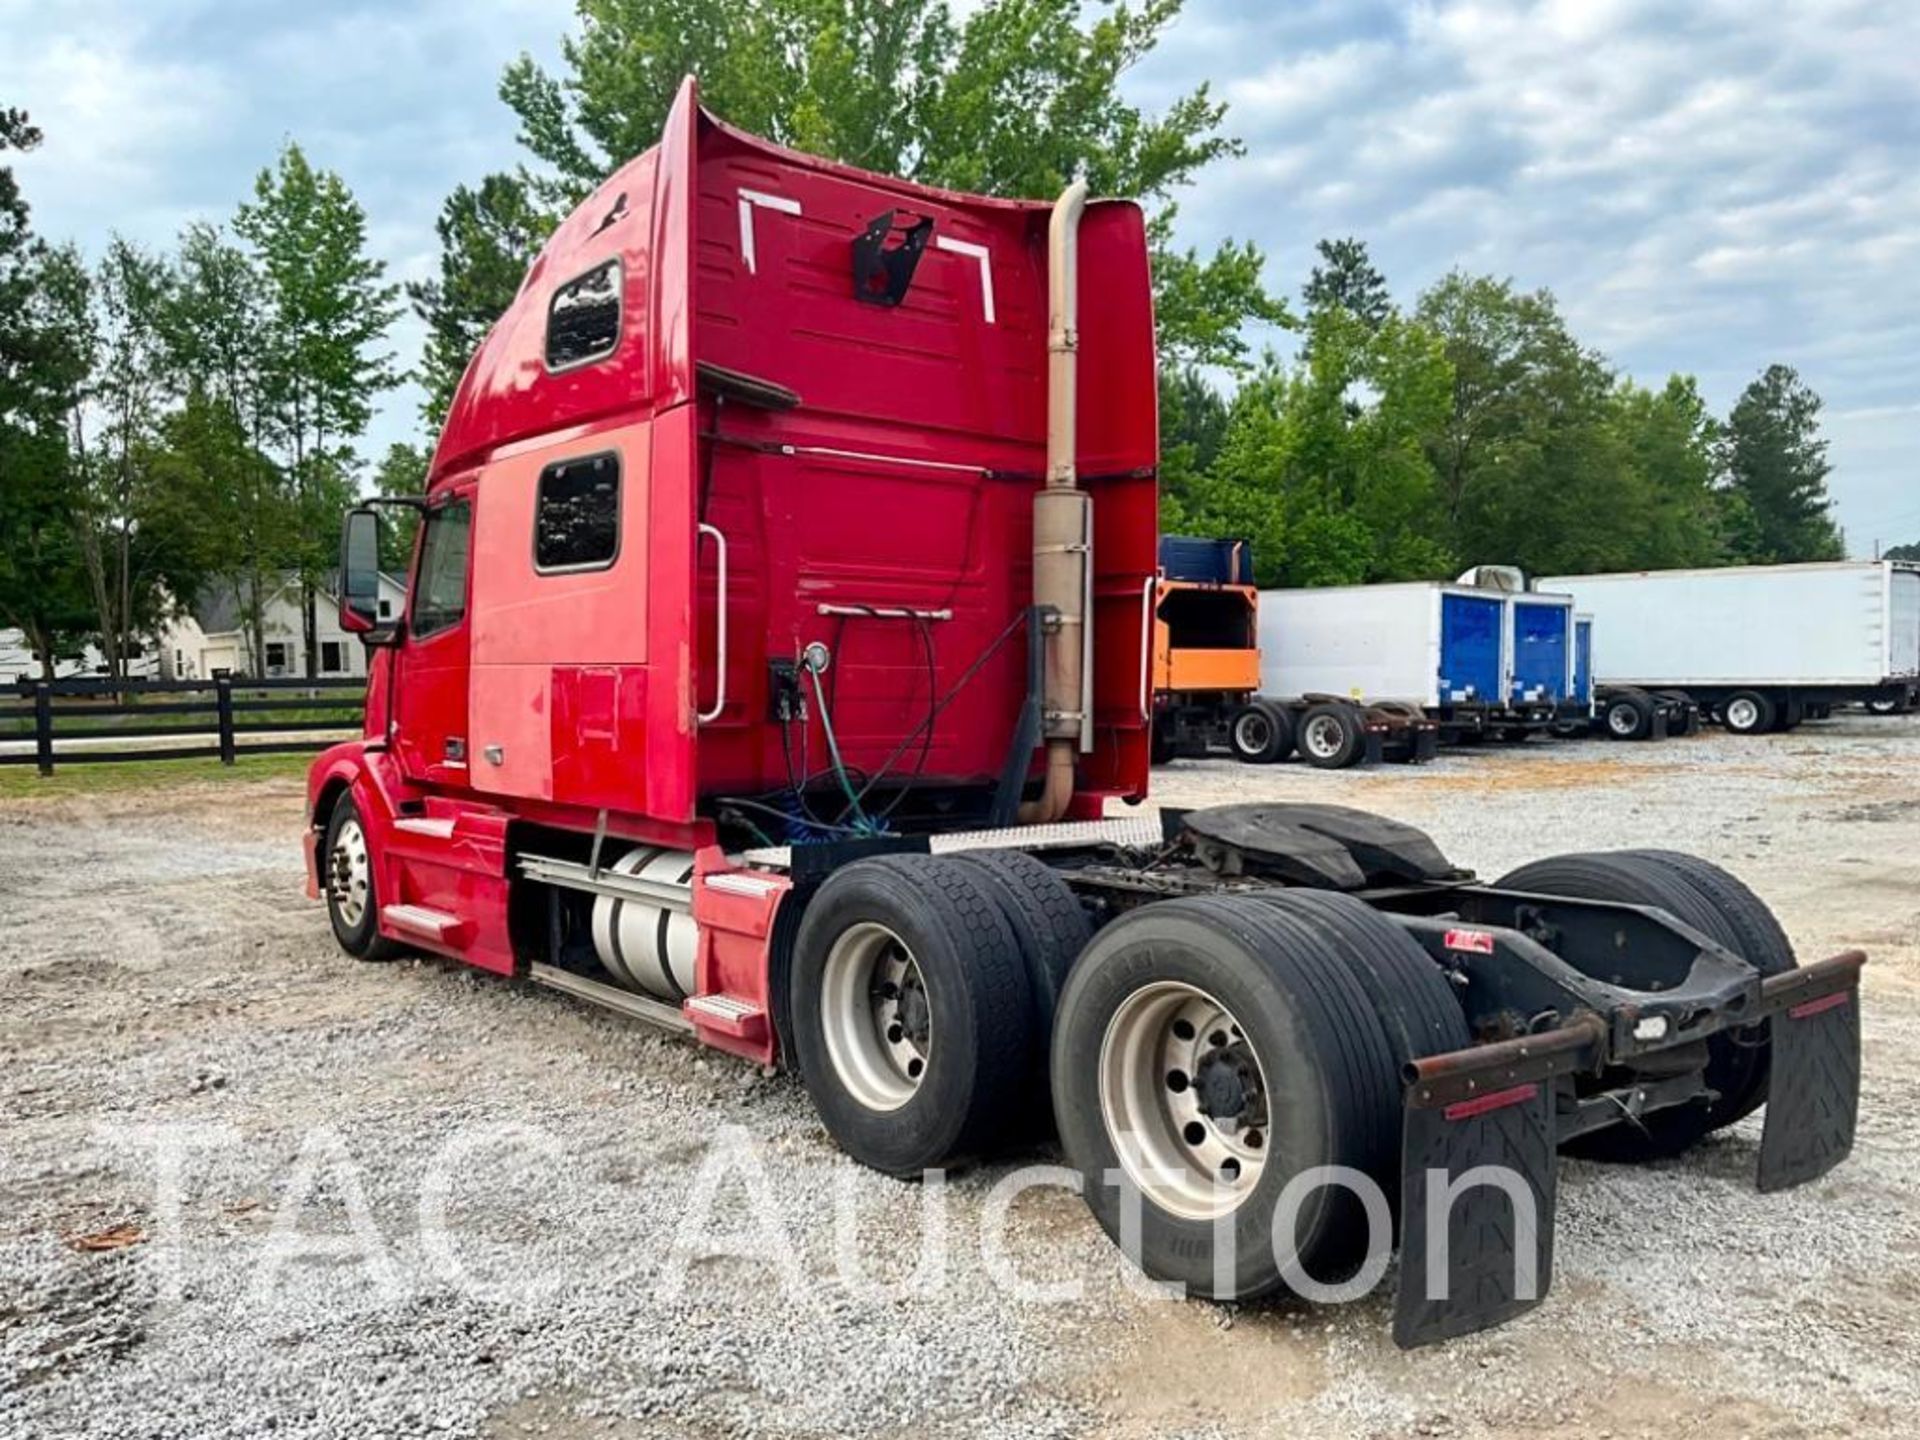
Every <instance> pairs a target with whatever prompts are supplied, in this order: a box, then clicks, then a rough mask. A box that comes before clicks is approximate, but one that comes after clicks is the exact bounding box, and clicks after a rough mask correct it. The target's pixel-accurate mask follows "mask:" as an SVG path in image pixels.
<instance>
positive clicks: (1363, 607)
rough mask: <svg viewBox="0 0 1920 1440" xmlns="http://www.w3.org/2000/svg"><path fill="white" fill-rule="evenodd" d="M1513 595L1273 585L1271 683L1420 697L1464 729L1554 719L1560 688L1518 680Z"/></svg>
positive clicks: (1273, 691) (1400, 701) (1266, 604)
mask: <svg viewBox="0 0 1920 1440" xmlns="http://www.w3.org/2000/svg"><path fill="white" fill-rule="evenodd" d="M1512 599H1513V597H1512V596H1509V595H1507V594H1505V593H1503V592H1501V591H1498V590H1491V589H1482V588H1480V587H1477V586H1473V585H1446V584H1434V583H1430V582H1427V581H1416V582H1410V583H1405V584H1391V585H1344V586H1334V587H1330V588H1328V589H1323V590H1263V591H1261V592H1260V683H1261V688H1262V689H1263V690H1264V691H1265V692H1266V693H1267V694H1269V695H1285V696H1305V695H1340V696H1345V697H1346V698H1348V699H1351V700H1357V701H1361V702H1363V703H1365V704H1369V705H1399V706H1412V707H1415V708H1417V709H1419V710H1421V711H1424V712H1425V713H1426V714H1427V715H1428V716H1430V717H1431V718H1433V719H1435V720H1438V721H1439V722H1440V723H1441V725H1442V726H1443V727H1445V728H1447V729H1449V730H1451V731H1455V732H1479V731H1481V730H1484V729H1487V728H1488V727H1489V726H1492V725H1496V724H1498V725H1501V726H1507V725H1515V726H1538V725H1542V724H1545V723H1547V722H1548V721H1549V720H1550V719H1551V718H1552V710H1553V704H1554V700H1555V699H1557V698H1558V696H1543V695H1542V694H1540V693H1539V689H1540V687H1538V686H1523V687H1516V685H1515V681H1514V642H1513V625H1512V619H1511V614H1510V611H1511V606H1510V601H1511V600H1512ZM1562 655H1563V656H1564V657H1570V655H1571V647H1570V645H1569V646H1568V647H1565V648H1564V649H1563V651H1562ZM1569 678H1570V677H1569ZM1562 688H1563V690H1564V687H1562ZM1529 697H1530V698H1529Z"/></svg>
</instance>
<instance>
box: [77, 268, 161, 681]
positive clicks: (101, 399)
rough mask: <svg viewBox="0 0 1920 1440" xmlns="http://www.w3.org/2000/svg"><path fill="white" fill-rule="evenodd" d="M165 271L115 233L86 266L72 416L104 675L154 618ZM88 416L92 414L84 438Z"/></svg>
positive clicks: (115, 672) (122, 661) (126, 657)
mask: <svg viewBox="0 0 1920 1440" xmlns="http://www.w3.org/2000/svg"><path fill="white" fill-rule="evenodd" d="M172 286H173V274H172V270H171V267H170V265H169V263H168V262H167V260H166V259H165V258H164V257H162V256H159V255H156V254H154V253H152V252H151V251H148V250H145V249H143V248H141V247H140V246H138V245H135V244H133V243H132V242H131V241H128V240H126V239H123V238H122V237H120V236H118V235H116V236H114V237H113V238H112V239H111V240H109V242H108V244H107V250H106V254H105V255H103V256H102V257H101V260H100V264H99V266H98V268H97V269H96V270H95V272H94V277H93V285H92V298H93V308H94V321H93V323H94V326H95V333H96V334H97V336H98V342H97V343H98V351H97V359H96V363H95V365H94V367H93V369H94V374H93V379H92V384H91V388H90V390H89V392H88V394H87V397H86V398H87V401H88V403H87V405H86V406H85V407H84V408H83V409H76V411H75V415H74V426H73V435H74V450H75V461H76V464H77V465H78V467H79V470H80V473H81V475H82V476H83V477H84V482H85V483H84V484H83V486H82V488H81V498H82V505H81V509H80V513H79V517H78V523H79V525H80V546H81V553H82V555H83V557H84V558H85V561H86V568H87V577H88V580H89V582H90V584H91V587H92V592H93V601H94V609H95V613H96V617H97V620H98V627H97V629H98V634H99V637H100V648H101V650H102V652H104V654H105V656H106V661H107V673H108V674H109V675H112V676H114V677H115V678H120V677H123V676H125V675H126V673H127V665H128V662H129V661H130V660H131V659H132V658H133V656H134V655H135V654H136V653H137V652H138V649H139V636H140V634H141V632H142V631H143V630H145V629H147V628H148V627H149V626H151V624H152V623H153V621H154V620H155V619H156V618H158V613H159V609H160V606H161V603H162V600H161V584H162V579H161V575H160V573H159V571H158V569H157V567H156V566H155V564H154V560H155V558H156V557H155V556H154V554H153V547H152V545H151V543H150V540H151V537H150V536H149V535H147V534H146V532H145V528H144V526H143V523H142V522H143V517H144V515H145V513H146V512H147V511H148V509H149V508H150V506H151V505H152V503H153V499H154V496H153V493H152V492H153V483H152V481H153V477H152V471H151V468H150V461H151V459H152V455H153V450H154V445H155V442H156V439H157V435H158V428H159V422H160V418H161V415H162V414H163V411H164V407H165V402H166V398H167V397H166V363H165V354H166V352H165V340H164V329H163V318H162V317H163V315H164V313H165V311H166V308H167V306H168V304H169V295H170V293H171V290H172ZM88 417H93V419H94V420H95V422H96V423H95V425H94V427H93V428H94V433H93V434H91V435H89V433H88V432H89V425H88V423H87V420H88Z"/></svg>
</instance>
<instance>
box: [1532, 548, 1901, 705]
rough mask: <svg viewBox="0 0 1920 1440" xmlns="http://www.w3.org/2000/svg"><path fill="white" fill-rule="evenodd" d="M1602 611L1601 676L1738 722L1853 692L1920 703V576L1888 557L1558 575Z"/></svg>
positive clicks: (1592, 610) (1542, 586)
mask: <svg viewBox="0 0 1920 1440" xmlns="http://www.w3.org/2000/svg"><path fill="white" fill-rule="evenodd" d="M1534 585H1535V587H1536V588H1537V589H1539V590H1543V591H1551V592H1554V593H1557V594H1565V595H1571V596H1573V598H1574V603H1575V605H1576V607H1577V608H1578V609H1579V610H1580V611H1581V612H1582V613H1583V614H1590V615H1592V616H1593V618H1594V626H1593V681H1594V684H1595V685H1596V686H1632V687H1637V688H1640V689H1644V690H1662V691H1677V692H1682V693H1684V694H1686V695H1687V696H1689V697H1690V698H1691V699H1692V700H1693V701H1694V702H1695V703H1696V704H1698V705H1699V706H1700V707H1701V709H1702V710H1703V711H1706V712H1707V713H1709V714H1711V715H1713V716H1714V717H1715V718H1717V719H1719V720H1720V721H1721V723H1723V724H1724V725H1726V727H1727V728H1728V729H1730V730H1734V731H1738V732H1740V733H1743V734H1751V733H1756V732H1759V731H1763V730H1776V729H1779V730H1786V729H1792V728H1793V727H1794V726H1795V725H1798V724H1799V723H1800V722H1801V721H1802V720H1806V719H1817V718H1820V717H1822V716H1824V715H1825V714H1826V713H1827V712H1828V711H1830V710H1831V709H1832V707H1833V706H1834V705H1837V704H1844V703H1848V702H1855V701H1859V702H1868V703H1872V702H1875V701H1879V702H1888V701H1891V702H1893V703H1895V704H1897V705H1909V704H1911V703H1912V701H1913V698H1914V695H1915V692H1916V687H1920V574H1913V573H1909V571H1908V567H1905V566H1900V565H1896V564H1894V563H1891V562H1888V561H1832V562H1823V563H1814V564H1803V565H1737V566H1727V567H1724V568H1721V569H1712V570H1642V571H1632V572H1624V573H1619V574H1611V575H1549V576H1540V577H1538V578H1537V579H1536V580H1535V581H1534Z"/></svg>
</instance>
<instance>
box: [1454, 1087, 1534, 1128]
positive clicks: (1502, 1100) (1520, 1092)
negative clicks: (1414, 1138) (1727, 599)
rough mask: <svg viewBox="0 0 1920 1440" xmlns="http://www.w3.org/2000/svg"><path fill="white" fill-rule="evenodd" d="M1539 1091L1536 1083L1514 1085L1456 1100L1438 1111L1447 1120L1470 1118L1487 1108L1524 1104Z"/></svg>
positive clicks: (1502, 1108) (1504, 1107)
mask: <svg viewBox="0 0 1920 1440" xmlns="http://www.w3.org/2000/svg"><path fill="white" fill-rule="evenodd" d="M1539 1093H1540V1087H1539V1086H1538V1085H1516V1086H1514V1087H1513V1088H1512V1089H1511V1090H1495V1091H1494V1092H1493V1093H1492V1094H1490V1095H1481V1096H1478V1097H1476V1098H1475V1099H1472V1100H1456V1101H1454V1102H1453V1104H1451V1105H1449V1106H1447V1108H1446V1109H1445V1110H1443V1111H1441V1112H1440V1113H1441V1114H1443V1115H1445V1116H1446V1117H1447V1119H1449V1120H1471V1119H1472V1118H1473V1117H1474V1116H1476V1115H1484V1114H1486V1113H1487V1112H1488V1111H1489V1110H1504V1109H1506V1108H1507V1106H1509V1105H1524V1104H1525V1103H1526V1102H1527V1101H1529V1100H1531V1099H1533V1097H1534V1096H1536V1095H1538V1094H1539Z"/></svg>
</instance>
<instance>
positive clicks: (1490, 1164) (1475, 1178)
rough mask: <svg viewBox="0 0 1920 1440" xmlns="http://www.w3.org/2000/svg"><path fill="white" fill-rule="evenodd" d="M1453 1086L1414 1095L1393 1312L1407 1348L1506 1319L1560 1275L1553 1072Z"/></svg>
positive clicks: (1414, 1089)
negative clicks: (1502, 1083) (1491, 1086)
mask: <svg viewBox="0 0 1920 1440" xmlns="http://www.w3.org/2000/svg"><path fill="white" fill-rule="evenodd" d="M1450 1088H1451V1087H1443V1088H1437V1087H1431V1086H1423V1085H1420V1084H1415V1085H1413V1086H1411V1087H1410V1088H1409V1090H1408V1092H1407V1106H1406V1123H1405V1130H1404V1132H1403V1140H1402V1148H1401V1176H1402V1180H1401V1211H1400V1216H1401V1218H1400V1226H1401V1231H1402V1236H1401V1242H1400V1294H1399V1300H1398V1302H1397V1304H1396V1306H1395V1310H1394V1317H1393V1338H1394V1342H1395V1343H1396V1344H1398V1345H1399V1346H1401V1347H1402V1348H1403V1349H1411V1348H1412V1347H1414V1346H1416V1345H1428V1344H1431V1343H1433V1342H1434V1341H1436V1340H1447V1339H1451V1338H1452V1337H1454V1336H1456V1335H1469V1334H1472V1333H1473V1332H1474V1331H1476V1330H1485V1329H1488V1328H1490V1327H1492V1326H1495V1325H1499V1324H1503V1323H1504V1322H1506V1321H1508V1320H1511V1319H1513V1318H1514V1316H1516V1315H1519V1314H1521V1313H1522V1312H1524V1311H1526V1310H1530V1309H1532V1308H1533V1307H1534V1306H1535V1305H1537V1304H1539V1303H1540V1300H1541V1298H1542V1297H1544V1296H1545V1295H1546V1293H1547V1287H1548V1285H1549V1284H1550V1283H1551V1281H1552V1275H1553V1207H1554V1199H1555V1189H1556V1176H1557V1173H1558V1164H1557V1161H1558V1157H1557V1152H1556V1140H1557V1136H1556V1134H1555V1123H1554V1083H1553V1081H1552V1080H1551V1079H1542V1080H1538V1081H1529V1082H1526V1083H1523V1084H1517V1085H1512V1086H1509V1087H1507V1088H1505V1089H1499V1090H1489V1091H1485V1092H1483V1093H1481V1094H1479V1095H1475V1096H1472V1097H1470V1098H1464V1099H1449V1098H1448V1094H1449V1089H1450ZM1451 1093H1452V1094H1455V1095H1457V1094H1458V1093H1459V1092H1458V1090H1457V1089H1451Z"/></svg>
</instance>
